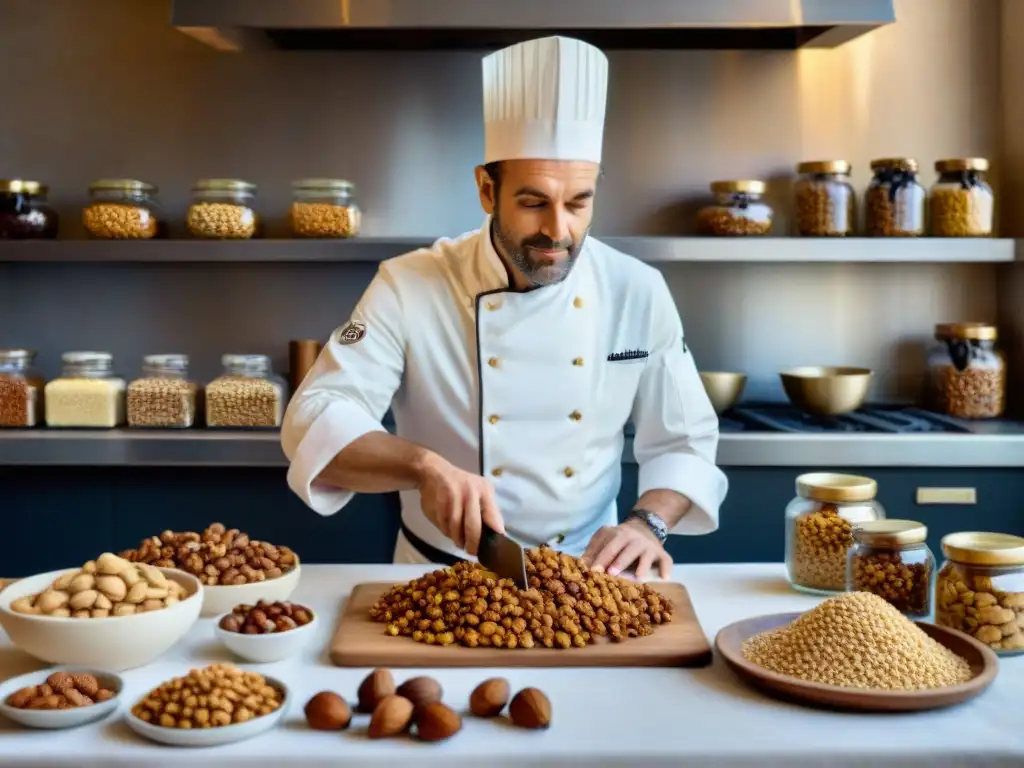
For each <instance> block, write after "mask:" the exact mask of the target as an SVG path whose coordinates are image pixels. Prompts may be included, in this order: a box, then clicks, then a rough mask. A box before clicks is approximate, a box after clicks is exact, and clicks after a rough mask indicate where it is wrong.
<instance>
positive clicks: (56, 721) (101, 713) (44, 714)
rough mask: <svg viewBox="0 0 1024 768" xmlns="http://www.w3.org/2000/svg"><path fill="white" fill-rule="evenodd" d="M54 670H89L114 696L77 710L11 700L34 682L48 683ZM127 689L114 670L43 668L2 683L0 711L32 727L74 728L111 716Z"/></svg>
mask: <svg viewBox="0 0 1024 768" xmlns="http://www.w3.org/2000/svg"><path fill="white" fill-rule="evenodd" d="M81 621H85V619H81ZM54 672H70V673H71V674H77V673H85V672H87V673H89V674H90V675H92V676H93V677H95V678H96V679H97V680H99V682H100V685H101V686H103V687H104V688H106V689H108V690H111V691H113V692H114V695H113V697H111V698H109V699H107V700H106V701H101V702H100V703H99V704H90V705H89V706H88V707H75V708H74V709H52V710H51V709H19V708H18V707H12V706H11V705H10V704H8V703H7V697H9V696H10V695H11V694H12V693H14V692H15V691H17V690H20V689H21V688H27V687H28V686H30V685H42V684H43V683H45V682H46V678H48V677H49V676H50V675H52V674H53V673H54ZM123 692H124V680H122V679H121V678H120V677H118V676H117V675H114V674H111V673H110V672H101V671H99V670H95V669H84V668H81V667H61V668H60V669H41V670H39V671H38V672H29V673H28V674H27V675H20V676H19V677H12V678H10V679H9V680H6V681H5V682H4V683H3V685H0V714H3V716H4V717H7V718H9V719H11V720H13V721H14V722H16V723H20V724H21V725H27V726H28V727H29V728H53V729H56V728H74V727H75V726H77V725H85V724H86V723H92V722H95V721H96V720H100V719H102V718H104V717H106V716H107V715H109V714H110V713H111V712H113V711H114V710H115V709H117V708H118V707H119V706H121V702H122V701H123V696H122V695H121V694H122V693H123Z"/></svg>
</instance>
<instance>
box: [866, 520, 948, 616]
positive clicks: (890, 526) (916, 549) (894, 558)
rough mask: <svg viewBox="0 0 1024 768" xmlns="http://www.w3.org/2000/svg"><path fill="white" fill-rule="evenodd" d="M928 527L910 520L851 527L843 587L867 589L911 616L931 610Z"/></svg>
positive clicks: (932, 564) (932, 563) (932, 568)
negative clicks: (844, 585) (850, 539)
mask: <svg viewBox="0 0 1024 768" xmlns="http://www.w3.org/2000/svg"><path fill="white" fill-rule="evenodd" d="M927 539H928V527H927V526H925V525H922V524H921V523H917V522H914V521H913V520H871V521H868V522H866V523H859V524H858V525H855V526H854V528H853V542H854V543H853V546H852V547H850V551H849V554H848V555H847V562H846V590H847V591H848V592H870V593H872V594H874V595H878V596H879V597H881V598H883V599H884V600H886V601H887V602H888V603H889V604H891V605H892V606H893V607H894V608H895V609H896V610H898V611H899V612H900V613H902V614H903V615H905V616H908V617H910V618H912V619H923V618H927V617H928V616H930V615H931V612H932V582H933V581H934V577H935V556H934V555H933V554H932V551H931V550H930V549H929V548H928V543H927Z"/></svg>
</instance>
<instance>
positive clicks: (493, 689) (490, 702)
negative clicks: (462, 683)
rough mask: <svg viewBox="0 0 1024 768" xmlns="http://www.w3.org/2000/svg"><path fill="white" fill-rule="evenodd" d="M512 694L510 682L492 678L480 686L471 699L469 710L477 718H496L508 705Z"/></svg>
mask: <svg viewBox="0 0 1024 768" xmlns="http://www.w3.org/2000/svg"><path fill="white" fill-rule="evenodd" d="M510 694H511V690H510V688H509V684H508V680H506V679H505V678H503V677H492V678H490V679H489V680H484V681H483V682H482V683H480V685H478V686H477V687H476V688H475V689H474V690H473V693H472V694H470V697H469V709H470V711H471V712H472V713H473V714H474V715H476V716H477V717H495V716H496V715H499V714H501V710H503V709H504V708H505V705H506V704H508V697H509V695H510Z"/></svg>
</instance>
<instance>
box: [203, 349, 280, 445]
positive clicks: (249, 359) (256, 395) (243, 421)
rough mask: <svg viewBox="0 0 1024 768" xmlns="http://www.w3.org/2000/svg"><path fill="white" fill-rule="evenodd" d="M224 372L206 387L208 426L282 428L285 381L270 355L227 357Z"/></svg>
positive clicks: (224, 359) (223, 358)
mask: <svg viewBox="0 0 1024 768" xmlns="http://www.w3.org/2000/svg"><path fill="white" fill-rule="evenodd" d="M221 364H222V365H223V366H224V373H223V374H222V375H221V376H219V377H218V378H216V379H214V380H213V381H211V382H210V383H209V385H207V387H206V425H207V426H208V427H249V428H260V427H264V428H265V427H279V426H281V419H282V417H283V416H284V406H285V382H284V379H282V378H281V377H279V376H277V375H276V374H275V373H274V370H273V368H272V367H271V364H270V358H269V357H267V356H266V355H224V356H223V357H222V358H221Z"/></svg>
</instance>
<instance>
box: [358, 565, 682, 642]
mask: <svg viewBox="0 0 1024 768" xmlns="http://www.w3.org/2000/svg"><path fill="white" fill-rule="evenodd" d="M526 573H527V577H528V579H529V583H530V588H529V589H527V590H520V589H518V588H517V587H516V586H515V584H514V583H513V582H512V581H511V580H510V579H498V578H496V577H495V575H494V574H493V573H490V572H489V571H487V570H485V569H484V568H483V567H482V566H480V565H479V564H477V563H470V562H461V563H458V564H457V565H455V566H453V567H451V568H445V569H441V570H437V571H434V572H432V573H429V574H427V575H426V576H423V577H422V578H419V579H416V580H414V581H412V582H409V583H408V584H401V585H397V586H395V587H393V588H392V589H390V590H389V591H388V592H387V593H386V594H384V595H383V596H382V597H381V598H380V599H379V600H378V601H377V603H376V604H375V605H374V606H373V607H372V608H371V609H370V618H372V619H373V620H374V621H380V622H386V623H387V632H388V634H391V635H403V636H407V637H411V638H412V639H413V640H416V641H418V642H424V643H431V644H438V645H451V644H453V643H460V644H462V645H465V646H468V647H470V648H475V647H478V646H489V647H493V648H534V647H538V646H543V647H545V648H562V649H565V648H573V647H576V648H583V647H585V646H586V645H588V644H590V643H594V642H597V640H598V638H600V637H608V638H610V639H611V640H612V641H615V642H620V641H623V640H626V639H627V638H631V637H643V636H646V635H650V634H651V633H652V632H653V631H654V628H655V626H657V625H658V624H663V623H667V622H670V621H671V620H672V604H671V602H670V601H669V600H668V599H667V598H665V597H664V596H663V595H662V594H661V593H659V592H658V591H657V590H655V589H653V588H652V587H650V586H649V585H647V584H642V583H634V582H632V581H628V580H626V579H623V578H619V577H616V576H610V575H608V574H607V573H602V572H594V571H592V570H590V569H589V568H588V567H587V566H586V565H584V564H583V563H582V562H581V561H580V560H579V559H578V558H575V557H572V556H570V555H566V554H564V553H560V552H557V551H555V550H553V549H550V548H548V547H546V546H545V547H540V548H539V549H530V550H527V552H526Z"/></svg>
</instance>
